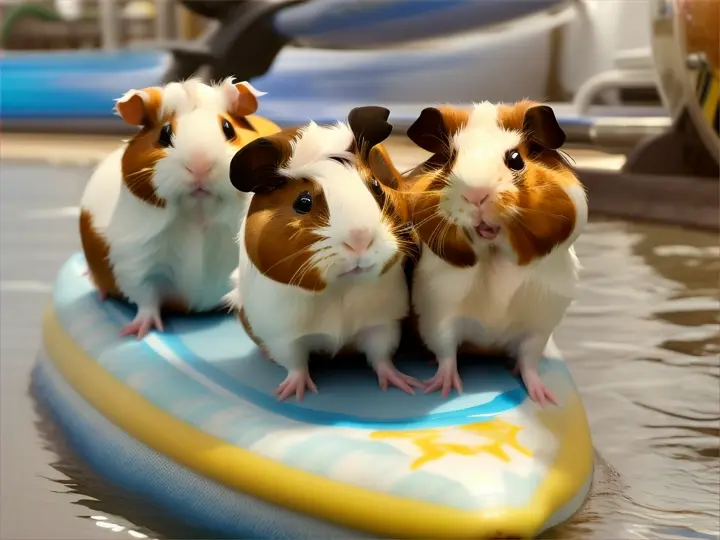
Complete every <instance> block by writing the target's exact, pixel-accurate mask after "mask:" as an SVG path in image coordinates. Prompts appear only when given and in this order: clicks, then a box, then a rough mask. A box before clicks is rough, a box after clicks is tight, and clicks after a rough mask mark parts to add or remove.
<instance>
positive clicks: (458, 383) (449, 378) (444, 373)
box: [425, 360, 462, 398]
mask: <svg viewBox="0 0 720 540" xmlns="http://www.w3.org/2000/svg"><path fill="white" fill-rule="evenodd" d="M438 364H439V366H438V369H437V372H436V373H435V376H434V377H433V378H432V379H429V380H427V381H425V383H426V384H427V385H428V386H427V388H426V389H425V393H426V394H429V393H430V392H436V391H437V390H440V389H441V388H442V394H441V395H442V397H444V398H446V397H448V396H449V395H450V391H451V390H452V389H453V388H454V389H455V390H457V391H458V393H461V392H462V380H461V379H460V374H458V371H457V364H456V363H455V362H454V361H452V360H438Z"/></svg>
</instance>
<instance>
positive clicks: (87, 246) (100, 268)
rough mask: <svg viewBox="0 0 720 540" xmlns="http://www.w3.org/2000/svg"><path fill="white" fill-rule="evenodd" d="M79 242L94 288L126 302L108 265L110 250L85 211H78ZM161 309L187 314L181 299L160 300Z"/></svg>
mask: <svg viewBox="0 0 720 540" xmlns="http://www.w3.org/2000/svg"><path fill="white" fill-rule="evenodd" d="M80 241H81V243H82V248H83V253H84V254H85V260H86V261H87V264H88V270H89V272H90V277H91V278H92V281H93V282H94V283H95V286H96V287H97V288H98V289H100V290H102V291H104V292H105V293H107V295H108V296H109V297H111V298H115V299H117V300H123V301H125V302H127V301H128V299H127V297H126V296H125V295H124V294H123V293H122V292H121V291H120V289H119V287H118V285H117V282H116V281H115V274H114V273H113V269H112V266H111V264H110V258H109V255H110V248H109V246H108V243H107V241H106V240H105V238H103V236H102V235H101V234H100V233H99V232H97V231H96V230H95V228H94V227H93V218H92V215H91V214H90V212H88V211H87V210H81V211H80ZM161 308H162V310H163V311H164V312H167V313H187V312H188V305H187V303H186V302H185V300H183V299H182V298H177V297H169V298H164V299H163V300H162V304H161Z"/></svg>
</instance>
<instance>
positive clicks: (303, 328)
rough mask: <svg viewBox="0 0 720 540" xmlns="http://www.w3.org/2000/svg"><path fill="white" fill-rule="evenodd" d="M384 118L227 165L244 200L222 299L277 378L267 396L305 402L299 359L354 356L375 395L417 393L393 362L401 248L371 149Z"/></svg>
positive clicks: (384, 165) (316, 130)
mask: <svg viewBox="0 0 720 540" xmlns="http://www.w3.org/2000/svg"><path fill="white" fill-rule="evenodd" d="M388 116H389V111H388V110H387V109H383V108H381V107H360V108H356V109H353V110H352V111H351V112H350V114H349V115H348V120H347V122H340V123H337V124H335V125H329V126H321V125H318V124H315V123H313V122H311V123H309V124H308V125H305V126H303V127H300V128H293V129H287V130H284V131H282V132H280V133H278V134H275V135H272V136H269V137H264V138H261V139H258V140H256V141H254V142H253V143H251V144H249V145H247V146H246V147H245V148H243V149H241V150H240V151H239V152H238V153H237V154H236V155H235V157H234V158H233V161H232V164H231V168H230V179H231V181H232V184H233V185H234V186H235V187H236V188H237V189H238V190H239V191H241V192H244V193H252V194H253V196H252V201H251V203H250V208H249V210H248V213H247V216H246V218H245V219H244V220H243V223H242V226H241V230H240V234H239V244H240V267H239V276H238V279H237V280H236V283H237V290H236V291H235V292H234V294H233V296H231V301H233V302H234V303H235V305H236V307H237V308H238V309H239V312H240V318H241V321H242V322H243V324H244V326H245V329H246V331H247V332H248V334H249V335H250V336H251V337H252V338H253V339H254V340H255V342H256V343H257V344H258V345H259V346H260V347H261V348H262V349H263V350H264V351H265V352H266V354H267V355H268V356H269V357H270V358H271V359H272V360H274V361H275V362H277V363H278V364H280V365H282V366H283V367H284V368H285V369H286V370H287V371H288V374H287V378H286V379H285V380H284V381H283V382H282V384H280V386H279V387H278V389H277V394H278V395H279V397H280V399H285V398H287V397H289V396H290V395H292V394H295V395H296V397H297V398H298V399H302V397H303V394H304V392H305V389H306V388H310V389H312V390H316V388H315V385H314V383H313V382H312V379H311V378H310V375H309V374H308V367H307V360H308V354H309V353H310V352H313V351H324V352H328V353H330V354H336V353H337V352H338V351H340V350H341V349H343V348H344V347H346V346H353V347H354V348H357V349H358V350H359V351H360V352H362V353H364V354H365V355H366V356H367V359H368V362H369V363H370V364H371V365H372V367H373V368H374V370H375V371H376V373H377V376H378V380H379V384H380V386H381V387H383V388H387V386H388V384H391V385H395V386H398V387H400V388H402V389H404V390H405V391H407V392H410V393H412V392H413V390H412V386H420V383H419V381H417V380H416V379H414V378H412V377H409V376H408V375H405V374H403V373H401V372H400V371H398V370H397V369H396V368H395V367H394V365H393V361H392V356H393V354H394V352H395V350H396V348H397V346H398V343H399V339H400V321H401V320H402V319H403V318H404V317H405V316H406V315H407V313H408V309H409V302H408V291H407V287H406V284H405V279H404V274H403V268H402V263H403V260H404V258H405V256H406V254H407V253H409V250H410V248H411V245H412V236H411V232H410V229H409V227H408V219H407V218H408V209H407V204H406V202H405V199H404V197H403V196H402V195H401V194H400V193H399V192H398V191H397V190H396V189H395V188H396V187H397V186H398V181H399V177H398V175H397V172H396V170H395V168H394V167H393V166H392V164H391V163H390V162H389V161H388V160H389V157H388V155H387V153H386V152H385V150H384V149H383V148H382V147H381V146H380V143H382V142H383V141H384V140H385V139H386V138H387V137H388V136H389V135H390V132H391V131H392V126H391V125H390V124H389V123H388V122H387V118H388Z"/></svg>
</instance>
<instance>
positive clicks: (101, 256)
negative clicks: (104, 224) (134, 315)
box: [80, 210, 122, 298]
mask: <svg viewBox="0 0 720 540" xmlns="http://www.w3.org/2000/svg"><path fill="white" fill-rule="evenodd" d="M80 241H81V242H82V248H83V251H84V252H85V259H86V260H87V263H88V270H89V271H90V276H91V277H92V279H93V281H94V282H95V285H96V286H97V287H98V288H99V289H101V290H102V291H105V292H106V293H107V294H109V295H110V296H114V297H117V298H120V297H122V294H121V293H120V289H118V286H117V283H115V276H114V275H113V272H112V268H110V264H109V259H108V257H109V254H110V248H109V246H108V244H107V242H106V241H105V239H104V238H103V237H102V235H100V234H98V233H97V232H96V231H95V229H94V228H93V218H92V215H91V214H90V212H88V211H87V210H81V211H80Z"/></svg>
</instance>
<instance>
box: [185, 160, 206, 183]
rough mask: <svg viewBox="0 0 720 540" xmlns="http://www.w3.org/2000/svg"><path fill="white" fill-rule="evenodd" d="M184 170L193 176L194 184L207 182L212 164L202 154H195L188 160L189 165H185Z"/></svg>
mask: <svg viewBox="0 0 720 540" xmlns="http://www.w3.org/2000/svg"><path fill="white" fill-rule="evenodd" d="M185 168H186V169H187V170H188V171H190V173H191V174H192V175H193V180H195V182H197V183H202V182H203V181H205V180H207V177H208V175H209V174H210V169H212V163H211V162H210V160H209V159H208V158H207V157H206V156H204V155H203V154H195V155H194V156H193V157H192V158H191V159H190V164H189V165H186V166H185Z"/></svg>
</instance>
